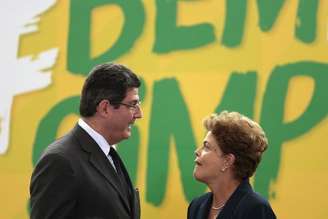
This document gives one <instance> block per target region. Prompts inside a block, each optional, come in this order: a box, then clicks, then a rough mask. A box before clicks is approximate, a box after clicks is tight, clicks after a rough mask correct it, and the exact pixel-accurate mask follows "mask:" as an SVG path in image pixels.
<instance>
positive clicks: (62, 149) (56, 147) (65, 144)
mask: <svg viewBox="0 0 328 219" xmlns="http://www.w3.org/2000/svg"><path fill="white" fill-rule="evenodd" d="M77 145H78V141H77V139H76V138H75V136H74V135H73V133H72V131H70V132H68V133H67V134H65V135H64V136H62V137H60V138H58V139H56V140H55V141H54V142H52V143H51V144H50V145H48V146H47V147H46V148H45V150H44V154H61V155H63V156H64V155H67V156H69V155H70V154H71V153H72V152H75V151H76V150H77V149H78V147H77Z"/></svg>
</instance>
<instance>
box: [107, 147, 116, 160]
mask: <svg viewBox="0 0 328 219" xmlns="http://www.w3.org/2000/svg"><path fill="white" fill-rule="evenodd" d="M108 155H109V156H111V157H112V158H113V159H117V157H118V155H117V152H116V151H115V149H114V148H113V147H110V149H109V152H108Z"/></svg>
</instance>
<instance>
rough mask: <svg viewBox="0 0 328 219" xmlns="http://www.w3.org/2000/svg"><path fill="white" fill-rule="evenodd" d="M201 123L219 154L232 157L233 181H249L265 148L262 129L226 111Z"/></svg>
mask: <svg viewBox="0 0 328 219" xmlns="http://www.w3.org/2000/svg"><path fill="white" fill-rule="evenodd" d="M203 123H204V126H205V128H206V129H207V130H208V131H211V133H212V134H213V136H214V137H215V139H216V141H217V143H218V145H219V147H220V149H221V150H222V152H223V153H224V154H233V155H234V156H235V162H234V164H233V170H234V174H235V178H236V179H239V180H242V179H244V178H249V177H251V176H252V175H253V174H254V172H255V170H256V168H257V166H258V164H259V163H260V161H261V156H262V153H263V152H264V151H265V150H266V149H267V147H268V139H267V138H266V135H265V133H264V131H263V129H262V128H261V126H260V125H259V124H258V123H256V122H254V121H253V120H251V119H250V118H248V117H246V116H244V115H242V114H240V113H238V112H228V111H223V112H221V113H220V114H213V115H211V116H209V117H207V118H205V119H204V122H203Z"/></svg>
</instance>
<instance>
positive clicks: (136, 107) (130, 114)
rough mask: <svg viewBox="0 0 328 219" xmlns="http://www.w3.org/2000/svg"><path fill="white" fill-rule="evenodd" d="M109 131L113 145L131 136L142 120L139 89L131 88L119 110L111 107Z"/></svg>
mask: <svg viewBox="0 0 328 219" xmlns="http://www.w3.org/2000/svg"><path fill="white" fill-rule="evenodd" d="M110 111H111V114H110V116H109V118H108V123H107V128H106V129H107V131H108V135H109V139H110V143H111V144H116V143H118V142H120V141H122V140H124V139H127V138H129V137H130V136H131V127H132V125H133V124H134V122H135V121H136V120H137V119H140V118H142V110H141V108H140V100H139V94H138V88H129V89H128V90H127V93H126V96H125V98H124V99H123V100H122V101H121V105H119V107H118V108H117V109H115V107H114V106H111V105H110Z"/></svg>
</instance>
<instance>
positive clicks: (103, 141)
mask: <svg viewBox="0 0 328 219" xmlns="http://www.w3.org/2000/svg"><path fill="white" fill-rule="evenodd" d="M78 124H79V126H80V127H81V128H82V129H83V130H84V131H86V132H87V133H88V134H89V135H90V136H91V138H92V139H93V140H94V141H95V142H96V143H97V144H98V146H99V147H100V149H101V150H102V151H103V152H104V154H105V155H106V156H107V155H108V153H109V150H110V148H111V145H109V144H108V142H107V141H106V139H105V138H104V137H103V136H102V135H101V134H99V133H98V132H97V131H96V130H94V129H93V128H91V127H90V126H89V125H88V124H87V123H86V122H85V121H84V120H83V119H81V118H80V119H79V121H78ZM112 146H114V145H112Z"/></svg>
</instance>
